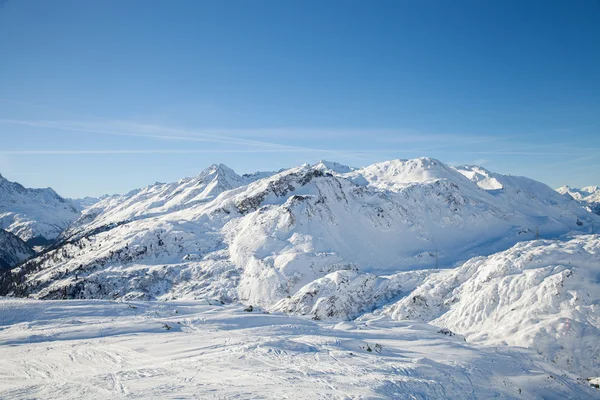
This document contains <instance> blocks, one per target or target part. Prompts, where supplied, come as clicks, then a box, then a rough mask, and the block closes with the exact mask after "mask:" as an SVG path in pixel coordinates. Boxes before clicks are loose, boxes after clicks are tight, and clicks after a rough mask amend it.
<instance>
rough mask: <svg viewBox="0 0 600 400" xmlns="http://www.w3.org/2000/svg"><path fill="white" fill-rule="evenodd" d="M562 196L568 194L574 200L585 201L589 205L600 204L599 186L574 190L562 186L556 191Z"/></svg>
mask: <svg viewBox="0 0 600 400" xmlns="http://www.w3.org/2000/svg"><path fill="white" fill-rule="evenodd" d="M556 191H557V192H558V193H560V194H568V195H569V196H571V197H572V198H574V199H575V200H578V201H585V202H588V203H592V202H600V187H598V186H586V187H583V188H572V187H570V186H567V185H565V186H562V187H559V188H558V189H556Z"/></svg>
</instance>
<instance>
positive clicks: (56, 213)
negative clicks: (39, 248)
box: [0, 175, 79, 245]
mask: <svg viewBox="0 0 600 400" xmlns="http://www.w3.org/2000/svg"><path fill="white" fill-rule="evenodd" d="M78 217H79V211H78V210H77V209H76V208H75V207H74V206H73V204H72V203H70V202H69V201H68V200H65V199H63V198H62V197H60V196H59V195H58V194H57V193H56V192H55V191H54V190H52V189H50V188H47V189H28V188H24V187H23V186H21V185H20V184H18V183H16V182H10V181H8V180H7V179H5V178H4V177H3V176H2V175H0V229H5V230H6V231H8V232H11V233H13V234H14V235H16V236H18V237H20V238H21V239H22V240H23V241H25V242H28V243H29V244H31V245H45V244H48V243H50V242H52V241H54V239H56V238H57V237H58V236H59V235H60V233H61V232H62V231H63V230H64V229H66V228H67V227H68V226H69V225H70V224H71V222H73V221H74V220H75V219H77V218H78Z"/></svg>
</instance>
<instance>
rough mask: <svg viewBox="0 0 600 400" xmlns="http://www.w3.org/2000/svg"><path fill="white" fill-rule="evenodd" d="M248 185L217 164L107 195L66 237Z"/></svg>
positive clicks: (185, 205)
mask: <svg viewBox="0 0 600 400" xmlns="http://www.w3.org/2000/svg"><path fill="white" fill-rule="evenodd" d="M244 184H246V180H245V179H244V178H242V177H241V176H239V175H238V174H236V173H235V171H233V170H232V169H231V168H229V167H227V166H226V165H224V164H213V165H211V166H209V167H208V168H206V169H204V170H203V171H201V172H200V173H199V174H198V175H197V176H195V177H192V178H183V179H180V180H179V181H177V182H173V183H156V184H154V185H150V186H147V187H145V188H143V189H136V190H133V191H131V192H129V193H127V194H125V195H123V196H111V197H108V198H105V199H103V200H101V201H99V202H97V203H96V204H94V205H93V206H91V207H89V208H88V209H86V210H85V211H84V213H83V215H82V216H81V218H79V219H78V220H77V221H75V223H74V224H73V226H72V227H71V228H70V229H69V230H68V231H66V232H65V233H64V235H63V237H64V238H68V237H72V236H73V235H81V234H85V232H89V231H93V230H94V229H99V228H102V227H107V226H114V225H118V224H121V223H126V222H130V221H134V220H139V219H144V218H150V217H157V216H160V215H165V214H168V213H171V212H176V211H180V210H183V209H186V208H190V207H193V206H195V205H198V204H202V203H207V202H209V201H210V200H212V199H214V198H215V197H217V196H218V195H219V194H221V193H223V192H225V191H228V190H231V189H234V188H236V187H239V186H242V185H244Z"/></svg>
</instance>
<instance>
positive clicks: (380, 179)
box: [347, 157, 469, 191]
mask: <svg viewBox="0 0 600 400" xmlns="http://www.w3.org/2000/svg"><path fill="white" fill-rule="evenodd" d="M347 176H348V177H349V178H350V179H353V180H354V181H355V182H356V183H358V184H361V181H362V182H363V184H366V183H368V184H370V185H373V186H376V187H379V188H382V189H389V190H393V191H397V190H398V189H401V188H404V187H406V186H408V185H412V184H422V183H431V182H433V181H439V180H444V181H447V182H451V183H456V184H462V185H464V184H465V183H467V185H469V182H468V180H466V179H465V178H464V177H463V176H462V175H461V174H460V173H458V172H457V171H455V170H454V169H452V168H451V167H449V166H448V165H446V164H444V163H442V162H441V161H438V160H436V159H434V158H429V157H421V158H415V159H411V160H401V159H399V160H391V161H384V162H381V163H376V164H372V165H369V166H368V167H364V168H361V169H358V170H356V171H354V172H351V173H349V174H347Z"/></svg>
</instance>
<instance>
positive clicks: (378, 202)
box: [0, 158, 600, 378]
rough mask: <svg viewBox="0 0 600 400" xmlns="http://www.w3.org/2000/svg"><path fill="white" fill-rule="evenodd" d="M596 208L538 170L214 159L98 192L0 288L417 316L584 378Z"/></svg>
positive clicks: (592, 372) (372, 320) (358, 315)
mask: <svg viewBox="0 0 600 400" xmlns="http://www.w3.org/2000/svg"><path fill="white" fill-rule="evenodd" d="M593 223H595V224H596V226H600V217H599V216H597V215H595V214H592V213H590V212H588V211H587V210H586V209H584V208H583V207H582V206H581V204H580V203H579V202H578V201H576V200H574V199H573V198H571V197H569V196H563V195H561V194H559V193H558V192H556V191H554V190H552V189H551V188H549V187H548V186H546V185H543V184H541V183H539V182H536V181H533V180H530V179H527V178H524V177H515V176H506V175H501V174H496V173H493V172H490V171H487V170H485V169H483V168H481V167H476V166H462V167H450V166H448V165H445V164H444V163H442V162H440V161H438V160H434V159H430V158H419V159H414V160H392V161H388V162H383V163H377V164H373V165H370V166H367V167H364V168H360V169H356V168H350V167H344V166H341V165H339V164H335V163H329V162H319V163H317V164H315V165H312V166H311V165H302V166H299V167H295V168H291V169H288V170H284V171H279V172H276V173H257V174H252V175H245V176H240V175H237V174H236V173H235V172H233V171H232V170H231V169H229V168H227V167H225V166H223V165H213V166H211V167H209V168H208V169H206V170H205V171H203V172H202V173H200V174H199V175H198V176H196V177H193V178H185V179H182V180H180V181H178V182H175V183H171V184H155V185H151V186H148V187H146V188H144V189H140V190H135V191H132V192H130V193H128V194H126V195H124V196H113V197H109V198H105V199H103V200H101V201H99V202H98V203H96V204H95V205H93V206H91V207H90V208H88V209H87V210H85V211H84V212H83V214H82V216H81V218H79V219H78V220H77V221H76V222H75V223H74V224H73V225H72V226H71V227H70V228H69V229H68V230H67V231H65V232H64V233H63V235H62V236H61V238H60V240H61V242H60V243H59V244H57V245H55V246H54V247H53V248H50V249H47V250H46V251H44V252H42V253H41V254H39V255H37V256H36V257H34V258H32V259H30V260H28V261H26V262H24V263H22V264H20V265H19V266H18V267H17V268H14V269H12V270H11V271H10V272H9V273H4V274H1V275H0V295H5V294H8V295H16V296H28V297H33V298H37V299H65V298H70V299H73V298H96V299H121V300H127V301H130V300H141V299H143V300H182V299H184V300H193V299H201V298H205V299H211V300H212V299H215V300H216V303H221V302H223V303H234V302H243V303H246V304H252V305H253V306H254V307H257V306H258V307H261V308H263V309H266V310H267V311H269V312H285V313H288V314H299V315H305V316H309V317H311V318H313V319H315V320H327V319H337V320H353V319H357V321H362V322H361V323H363V324H366V325H369V324H377V323H381V321H383V320H386V321H392V319H395V320H404V319H419V320H421V321H422V322H426V323H430V324H432V325H434V326H435V325H437V327H436V328H432V329H435V330H436V332H438V331H439V332H442V334H447V335H454V333H458V334H462V335H464V336H465V338H466V340H468V341H476V342H478V343H480V344H482V345H490V344H491V345H497V344H501V343H508V344H509V345H515V346H526V347H530V348H533V349H535V350H536V351H537V353H538V354H539V355H541V356H542V357H544V358H546V360H547V361H548V362H549V363H550V364H555V365H556V366H557V368H559V370H560V371H569V373H573V374H576V376H579V377H584V378H588V377H595V376H598V375H600V371H598V369H597V365H599V364H598V357H599V354H598V349H597V346H596V347H594V346H595V345H594V343H597V341H596V339H597V338H598V336H599V335H600V320H599V317H598V316H599V315H600V312H599V309H598V306H599V303H598V299H599V298H600V283H599V281H598V276H600V270H598V268H599V267H598V265H599V264H598V259H599V254H598V249H599V248H600V238H599V237H598V236H594V235H579V236H573V235H577V234H580V233H587V231H588V230H589V228H590V226H591V225H592V224H593ZM538 237H539V238H540V239H539V240H534V239H536V238H538ZM209 303H212V302H209ZM390 323H392V322H390ZM386 324H388V322H386ZM419 326H421V325H419ZM422 326H425V325H422ZM439 332H438V333H439ZM452 332H454V333H452ZM460 340H461V341H462V337H461V339H460Z"/></svg>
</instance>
